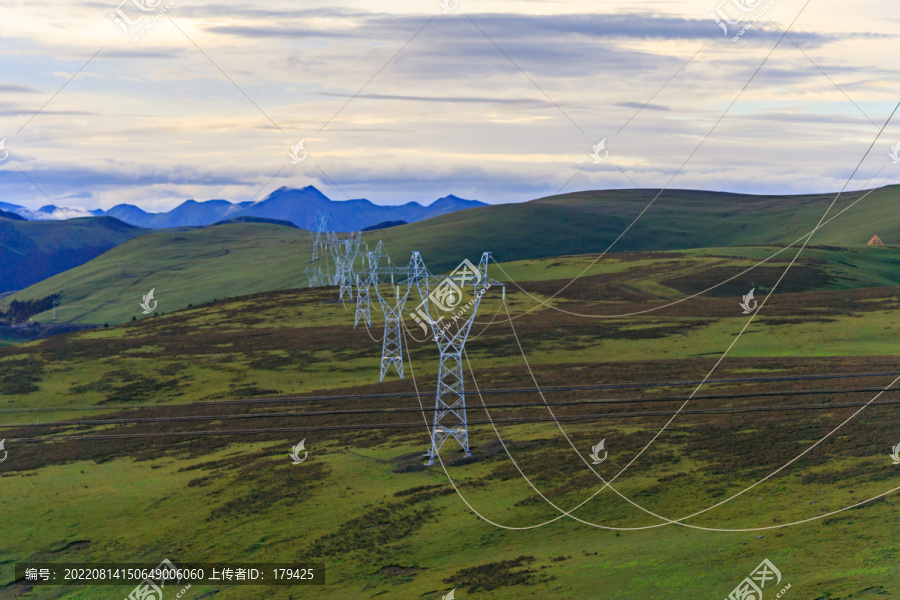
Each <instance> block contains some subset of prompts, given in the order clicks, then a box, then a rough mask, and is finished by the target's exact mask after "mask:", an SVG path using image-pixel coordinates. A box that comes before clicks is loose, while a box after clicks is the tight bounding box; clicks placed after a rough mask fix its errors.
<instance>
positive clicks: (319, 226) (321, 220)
mask: <svg viewBox="0 0 900 600" xmlns="http://www.w3.org/2000/svg"><path fill="white" fill-rule="evenodd" d="M330 219H331V217H330V216H329V214H328V213H327V212H324V211H319V213H318V214H316V222H315V225H314V228H315V231H310V232H309V235H310V237H312V243H313V247H312V261H311V262H315V261H317V260H319V248H324V247H325V243H326V242H327V241H328V240H330V239H331V238H332V237H333V235H334V234H333V233H332V232H330V231H329V230H328V221H329V220H330ZM329 234H331V235H329Z"/></svg>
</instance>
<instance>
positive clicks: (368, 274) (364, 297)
mask: <svg viewBox="0 0 900 600" xmlns="http://www.w3.org/2000/svg"><path fill="white" fill-rule="evenodd" d="M365 260H366V263H367V264H366V271H365V273H364V275H363V277H362V278H360V276H359V275H357V276H356V316H355V317H354V319H353V329H356V326H357V325H359V321H360V319H363V320H365V322H366V325H368V326H369V327H371V326H372V311H371V308H370V306H369V305H370V302H369V289H370V288H371V287H372V285H373V278H374V276H373V269H374V264H373V263H372V260H373V256H372V253H371V252H366V258H365ZM375 264H377V263H375Z"/></svg>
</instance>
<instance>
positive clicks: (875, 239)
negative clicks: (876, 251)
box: [866, 235, 884, 246]
mask: <svg viewBox="0 0 900 600" xmlns="http://www.w3.org/2000/svg"><path fill="white" fill-rule="evenodd" d="M866 245H867V246H884V242H882V241H881V238H880V237H878V236H877V235H873V236H872V239H871V240H869V243H868V244H866Z"/></svg>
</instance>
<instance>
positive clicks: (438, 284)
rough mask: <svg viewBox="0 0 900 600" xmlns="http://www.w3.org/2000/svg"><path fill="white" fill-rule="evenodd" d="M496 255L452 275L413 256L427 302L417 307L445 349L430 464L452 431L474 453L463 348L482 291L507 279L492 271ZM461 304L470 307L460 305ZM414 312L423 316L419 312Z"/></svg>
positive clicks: (466, 264)
mask: <svg viewBox="0 0 900 600" xmlns="http://www.w3.org/2000/svg"><path fill="white" fill-rule="evenodd" d="M490 258H491V253H490V252H485V253H484V254H482V255H481V262H479V264H478V267H477V268H475V267H474V265H472V263H470V262H469V261H468V260H466V261H464V262H463V263H462V264H461V265H460V266H459V267H457V268H456V270H455V271H453V272H452V273H451V274H450V275H448V276H447V277H438V276H434V275H428V274H427V270H426V269H425V263H424V262H422V258H421V256H419V255H418V253H417V252H416V253H413V259H412V260H411V261H410V267H411V268H410V270H411V271H412V272H414V273H418V275H413V276H415V277H417V280H416V281H415V284H416V286H417V287H418V289H419V294H420V296H421V297H422V304H421V307H422V308H420V309H419V310H418V311H417V312H418V314H419V315H421V316H423V317H424V318H425V319H426V320H427V322H428V323H429V324H430V325H431V331H432V333H433V334H434V340H435V342H437V346H438V351H439V352H440V362H439V363H438V382H437V392H436V394H435V400H434V422H433V426H432V428H431V448H429V450H428V453H427V454H426V456H428V463H427V464H429V465H432V464H434V457H435V456H437V454H438V452H440V450H441V447H442V446H443V445H444V442H445V441H447V440H448V439H449V438H451V437H452V438H453V439H455V440H456V441H457V442H459V444H460V446H462V448H463V450H464V451H465V453H466V456H471V452H470V451H469V427H468V421H467V419H466V391H465V385H464V383H463V368H462V353H463V351H464V350H465V347H466V340H467V339H468V337H469V331H470V330H471V329H472V324H473V323H474V322H475V315H476V314H478V306H479V305H480V304H481V297H482V296H483V295H484V293H485V292H486V291H487V290H488V288H490V287H492V286H494V285H499V286H502V285H503V284H502V283H501V282H499V281H496V280H493V279H490V278H489V277H488V275H487V267H488V262H489V261H490ZM420 269H421V270H420ZM421 273H424V274H421ZM411 279H412V276H411ZM469 294H471V296H470V297H469V298H468V299H467V301H466V303H465V304H463V300H464V299H466V298H465V297H466V296H469ZM470 304H471V306H472V313H471V315H470V316H468V317H466V316H464V315H463V313H464V312H467V311H466V309H465V307H467V306H469V305H470ZM460 306H463V307H464V308H462V309H459V307H460ZM452 310H458V312H455V313H453V312H449V311H452ZM411 316H413V318H416V320H418V318H417V317H416V314H415V313H412V314H411ZM445 320H446V322H445ZM454 324H456V325H457V327H456V331H455V332H454V331H453V330H452V329H453V325H454Z"/></svg>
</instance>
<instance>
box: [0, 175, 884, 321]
mask: <svg viewBox="0 0 900 600" xmlns="http://www.w3.org/2000/svg"><path fill="white" fill-rule="evenodd" d="M656 194H657V192H656V191H655V190H612V191H595V192H577V193H572V194H565V195H561V196H555V197H551V198H545V199H540V200H535V201H532V202H526V203H522V204H510V205H500V206H485V207H479V208H474V209H469V210H465V211H460V212H456V213H452V214H449V215H443V216H440V217H437V218H434V219H429V220H426V221H422V222H419V223H413V224H409V225H403V226H400V227H394V228H390V229H386V230H379V231H373V232H369V233H367V234H366V235H365V236H364V240H365V242H366V243H367V244H368V245H369V247H370V248H374V246H375V244H376V243H377V242H378V241H379V240H380V241H382V242H383V244H384V248H385V250H386V251H387V252H388V253H389V254H390V255H391V257H392V259H393V260H394V262H395V263H398V264H405V263H406V262H407V261H408V257H409V253H410V252H411V251H413V250H418V251H420V252H421V253H422V256H423V257H424V259H425V262H426V264H427V265H428V266H429V268H431V270H432V271H433V272H436V273H440V272H446V271H449V270H450V269H452V268H453V267H455V266H456V265H457V264H459V262H460V261H461V260H462V258H464V257H468V258H469V259H470V260H472V261H477V259H478V258H479V257H480V256H481V253H482V252H484V251H491V252H493V255H494V258H495V259H496V260H498V261H501V262H505V263H508V262H515V261H522V260H527V259H536V258H548V257H554V256H564V255H582V254H597V253H600V252H603V251H604V250H605V249H606V248H607V247H609V245H610V244H611V243H612V242H613V241H614V240H615V239H616V237H617V236H618V235H619V233H621V232H622V231H623V230H624V229H625V228H626V227H627V226H628V224H629V223H630V222H631V221H632V220H633V219H634V218H635V217H636V216H637V215H638V214H639V213H640V212H641V211H642V210H643V209H644V207H646V205H647V203H648V202H650V200H652V199H653V198H654V197H655V196H656ZM835 196H836V195H835V194H819V195H807V196H746V195H739V194H722V193H715V192H698V191H685V190H670V191H665V192H664V193H662V194H661V195H660V196H659V198H658V199H657V200H656V201H655V202H654V204H653V206H651V207H650V209H649V210H648V211H647V212H646V213H645V214H644V216H643V217H641V219H640V220H639V221H638V222H637V223H636V224H635V225H634V227H632V228H631V230H629V231H628V233H627V234H626V235H625V236H624V237H622V239H621V240H620V241H619V242H618V243H617V244H616V245H615V247H614V252H643V251H648V250H657V251H659V250H670V251H684V250H692V251H694V253H693V254H691V253H688V254H689V255H693V256H700V255H702V254H703V253H708V252H718V253H721V249H722V248H726V247H740V249H737V250H735V252H737V253H738V256H739V257H746V256H758V257H759V258H760V259H762V258H764V257H765V256H764V254H765V253H769V254H770V253H771V252H770V249H771V245H782V246H783V245H785V244H791V243H793V242H795V241H796V240H797V239H798V238H800V237H802V236H804V235H805V234H807V233H808V232H809V231H811V230H812V229H813V228H814V227H815V225H816V223H818V222H819V219H820V218H821V216H822V215H823V214H824V213H825V211H826V209H827V208H828V207H829V205H830V204H831V202H832V201H833V200H834V199H835ZM857 200H859V202H858V203H856V204H854V205H853V206H852V207H851V204H852V203H853V202H855V201H857ZM898 200H900V187H898V186H889V187H884V188H879V189H876V190H874V191H870V192H852V193H847V194H845V195H842V196H841V197H840V198H839V199H838V200H837V201H836V202H835V204H834V208H832V209H831V211H830V212H829V215H830V216H834V215H838V214H839V213H840V211H842V210H843V209H845V208H847V210H846V212H843V213H841V214H840V216H838V217H837V218H835V219H834V220H833V221H831V222H828V223H827V224H825V225H824V226H823V227H822V228H821V229H820V230H819V231H818V232H817V233H816V234H815V237H814V238H813V241H812V244H814V245H817V246H835V249H834V250H833V251H831V252H829V251H827V250H822V251H820V254H815V253H814V252H811V255H813V256H819V257H820V258H822V259H823V260H828V261H829V262H833V263H834V266H833V268H834V269H841V268H843V269H844V271H845V273H844V275H845V276H847V277H849V278H850V280H851V281H850V283H849V285H850V286H851V287H853V286H856V285H857V283H856V281H855V280H856V279H858V278H860V277H862V278H865V279H867V280H869V281H870V282H871V285H893V284H895V283H897V277H896V276H895V275H894V273H896V270H897V269H896V267H897V266H898V265H897V263H898V259H897V258H896V256H895V253H894V252H892V251H882V252H881V253H880V254H879V253H877V252H864V251H863V250H867V249H866V248H865V247H864V245H865V243H866V242H867V241H868V240H869V239H870V238H871V237H872V235H874V234H876V233H877V234H878V235H879V236H880V237H881V238H882V239H883V240H884V242H885V243H886V244H887V245H888V246H891V245H892V244H898V243H900V212H898V211H896V210H895V206H896V205H897V201H898ZM848 207H849V208H848ZM873 224H877V226H875V225H873ZM752 246H760V247H759V248H758V249H755V248H752ZM748 247H750V249H748ZM710 248H711V249H712V250H708V249H710ZM846 248H855V250H846ZM876 250H877V249H876ZM775 251H777V249H776V250H775ZM790 252H791V250H786V251H784V253H783V254H782V255H780V256H790ZM765 255H766V256H767V255H768V254H765ZM310 258H311V241H310V237H309V233H308V232H304V231H302V230H298V229H293V228H288V227H281V226H277V225H271V224H261V223H235V224H228V225H219V226H215V227H208V228H200V229H194V230H188V231H179V232H177V233H175V234H174V239H173V234H172V233H171V232H154V233H149V234H146V235H141V236H139V237H136V238H134V239H131V240H129V241H128V242H126V243H123V244H121V245H120V246H118V247H116V248H114V249H112V250H110V251H109V252H107V253H105V254H103V255H102V256H99V257H97V258H95V259H94V260H92V261H90V262H88V263H86V264H83V265H81V266H79V267H76V268H73V269H70V270H68V271H65V272H63V273H60V274H58V275H56V276H53V277H50V278H48V279H45V280H43V281H41V282H40V283H37V284H35V285H32V286H31V287H29V288H27V289H24V290H21V291H19V292H17V293H16V294H14V295H11V296H8V297H6V298H4V299H3V300H0V309H2V308H3V307H4V306H8V304H9V302H11V301H12V300H15V299H18V300H27V299H37V298H43V297H46V296H48V295H50V294H54V293H57V292H63V294H64V297H63V302H62V305H61V307H60V308H59V310H58V318H59V319H60V320H61V321H63V322H73V323H87V324H96V325H103V324H104V323H106V324H109V325H114V324H120V323H123V322H126V321H130V320H131V319H132V318H133V317H134V318H140V317H141V316H142V311H141V309H140V307H139V302H140V300H141V298H142V297H143V295H144V294H146V293H147V292H148V291H149V290H150V289H151V288H155V296H156V299H157V300H158V302H159V307H158V309H157V310H158V311H161V312H164V313H166V312H171V311H174V310H180V309H183V308H186V307H188V306H189V305H198V304H202V303H206V302H210V301H213V300H215V299H222V298H234V297H238V296H245V295H248V294H254V293H259V292H265V291H274V290H283V289H291V288H296V287H302V286H304V285H306V283H307V278H306V270H305V269H306V267H307V266H309V267H313V266H317V265H316V264H311V263H309V260H310ZM328 260H329V259H327V258H326V260H324V261H322V262H321V263H318V265H321V266H323V267H324V268H327V267H328ZM659 260H667V258H666V256H665V255H660V258H659ZM618 262H619V261H618V259H615V258H614V257H611V259H610V260H609V261H604V262H603V264H601V265H600V266H599V267H598V268H599V269H609V268H616V267H615V265H616V264H618ZM550 264H552V263H550ZM841 264H843V265H844V266H843V267H841ZM331 271H332V272H333V266H331ZM519 275H520V276H521V277H523V278H525V279H528V278H533V277H538V278H543V277H544V274H531V273H530V272H529V271H528V269H524V270H522V271H521V272H520V273H519ZM559 276H560V277H562V276H564V275H562V274H560V275H559ZM49 317H50V315H49V314H48V313H44V314H41V315H37V316H36V317H35V319H36V320H42V321H46V320H48V319H49Z"/></svg>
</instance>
